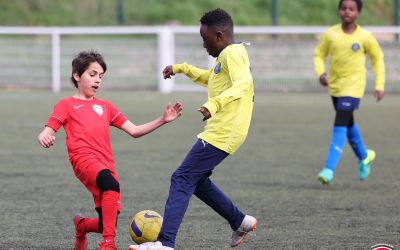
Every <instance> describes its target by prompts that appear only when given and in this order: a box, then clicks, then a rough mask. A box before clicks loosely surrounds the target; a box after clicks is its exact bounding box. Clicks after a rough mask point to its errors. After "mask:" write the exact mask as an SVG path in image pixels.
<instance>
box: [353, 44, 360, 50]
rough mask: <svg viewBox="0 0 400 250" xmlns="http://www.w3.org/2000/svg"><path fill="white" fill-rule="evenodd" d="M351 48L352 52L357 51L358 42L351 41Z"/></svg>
mask: <svg viewBox="0 0 400 250" xmlns="http://www.w3.org/2000/svg"><path fill="white" fill-rule="evenodd" d="M351 49H352V50H353V51H354V52H357V51H358V50H359V49H360V44H358V43H353V44H352V45H351Z"/></svg>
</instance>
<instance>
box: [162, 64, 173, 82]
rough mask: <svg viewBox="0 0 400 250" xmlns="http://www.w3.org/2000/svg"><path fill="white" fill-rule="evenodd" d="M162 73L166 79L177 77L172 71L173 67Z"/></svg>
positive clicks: (166, 68) (168, 67) (170, 66)
mask: <svg viewBox="0 0 400 250" xmlns="http://www.w3.org/2000/svg"><path fill="white" fill-rule="evenodd" d="M162 73H163V77H164V79H167V78H171V76H173V75H175V74H174V72H173V71H172V65H168V66H167V67H165V69H164V70H163V72H162Z"/></svg>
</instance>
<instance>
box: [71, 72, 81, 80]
mask: <svg viewBox="0 0 400 250" xmlns="http://www.w3.org/2000/svg"><path fill="white" fill-rule="evenodd" d="M72 76H73V77H74V79H75V81H77V82H79V81H80V80H81V77H80V76H79V75H78V73H74V74H73V75H72Z"/></svg>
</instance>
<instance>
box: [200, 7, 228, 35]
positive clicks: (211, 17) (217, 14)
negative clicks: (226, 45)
mask: <svg viewBox="0 0 400 250" xmlns="http://www.w3.org/2000/svg"><path fill="white" fill-rule="evenodd" d="M200 23H201V24H202V25H206V26H209V27H217V28H221V29H223V30H226V31H229V32H230V33H233V21H232V18H231V16H230V15H229V14H228V12H226V11H225V10H223V9H220V8H217V9H214V10H210V11H208V12H206V13H204V15H203V16H202V17H201V19H200Z"/></svg>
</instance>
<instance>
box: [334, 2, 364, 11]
mask: <svg viewBox="0 0 400 250" xmlns="http://www.w3.org/2000/svg"><path fill="white" fill-rule="evenodd" d="M344 1H345V0H340V1H339V6H338V9H339V10H340V8H342V4H343V2H344ZM353 1H354V2H356V4H357V9H358V12H361V10H362V7H363V2H362V0H353Z"/></svg>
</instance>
